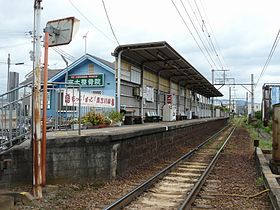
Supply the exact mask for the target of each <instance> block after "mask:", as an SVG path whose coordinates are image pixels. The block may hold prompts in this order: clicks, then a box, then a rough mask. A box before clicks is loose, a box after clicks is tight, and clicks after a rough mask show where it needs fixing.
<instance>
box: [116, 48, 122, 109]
mask: <svg viewBox="0 0 280 210" xmlns="http://www.w3.org/2000/svg"><path fill="white" fill-rule="evenodd" d="M122 52H123V51H122V50H121V51H120V52H119V54H118V74H117V76H118V78H117V111H118V112H120V111H121V57H122Z"/></svg>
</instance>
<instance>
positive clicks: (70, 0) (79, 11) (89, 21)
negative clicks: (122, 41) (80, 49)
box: [68, 0, 118, 43]
mask: <svg viewBox="0 0 280 210" xmlns="http://www.w3.org/2000/svg"><path fill="white" fill-rule="evenodd" d="M68 1H69V2H70V4H71V5H72V7H73V8H74V9H75V10H76V11H77V12H78V13H79V14H80V15H81V16H83V18H85V19H86V21H87V22H88V23H89V24H91V25H92V26H93V27H94V28H95V29H96V30H97V31H99V32H100V33H101V34H102V35H103V36H105V37H106V38H107V39H109V40H111V41H112V42H116V41H115V40H113V39H111V38H110V37H109V36H107V35H106V34H105V33H104V32H103V31H102V30H101V29H99V28H98V27H97V26H96V25H95V24H94V23H93V22H92V21H91V20H90V19H89V18H88V17H87V16H85V15H84V14H83V13H82V12H81V10H79V9H78V7H76V6H75V4H74V3H73V2H72V0H68ZM117 43H118V42H117Z"/></svg>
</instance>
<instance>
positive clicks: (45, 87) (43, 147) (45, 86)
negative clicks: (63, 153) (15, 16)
mask: <svg viewBox="0 0 280 210" xmlns="http://www.w3.org/2000/svg"><path fill="white" fill-rule="evenodd" d="M48 50H49V32H47V31H46V32H45V53H44V84H43V125H42V131H43V132H42V144H41V150H42V155H41V159H42V186H43V187H44V186H45V185H46V143H47V100H48V98H47V96H48V54H49V52H48Z"/></svg>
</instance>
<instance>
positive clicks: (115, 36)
mask: <svg viewBox="0 0 280 210" xmlns="http://www.w3.org/2000/svg"><path fill="white" fill-rule="evenodd" d="M102 3H103V7H104V10H105V13H106V17H107V20H108V22H109V25H110V28H111V31H112V34H113V36H114V37H115V40H116V42H117V43H118V45H120V43H119V40H118V39H117V37H116V34H115V32H114V29H113V26H112V24H111V21H110V18H109V15H108V12H107V9H106V6H105V2H104V0H102Z"/></svg>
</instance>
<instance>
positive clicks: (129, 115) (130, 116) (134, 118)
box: [124, 110, 143, 125]
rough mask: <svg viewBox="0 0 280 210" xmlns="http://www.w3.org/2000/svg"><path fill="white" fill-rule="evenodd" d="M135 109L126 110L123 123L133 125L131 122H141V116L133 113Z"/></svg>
mask: <svg viewBox="0 0 280 210" xmlns="http://www.w3.org/2000/svg"><path fill="white" fill-rule="evenodd" d="M135 111H136V110H126V113H125V116H124V124H125V125H133V124H142V123H143V122H142V118H141V116H138V115H134V113H135Z"/></svg>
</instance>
